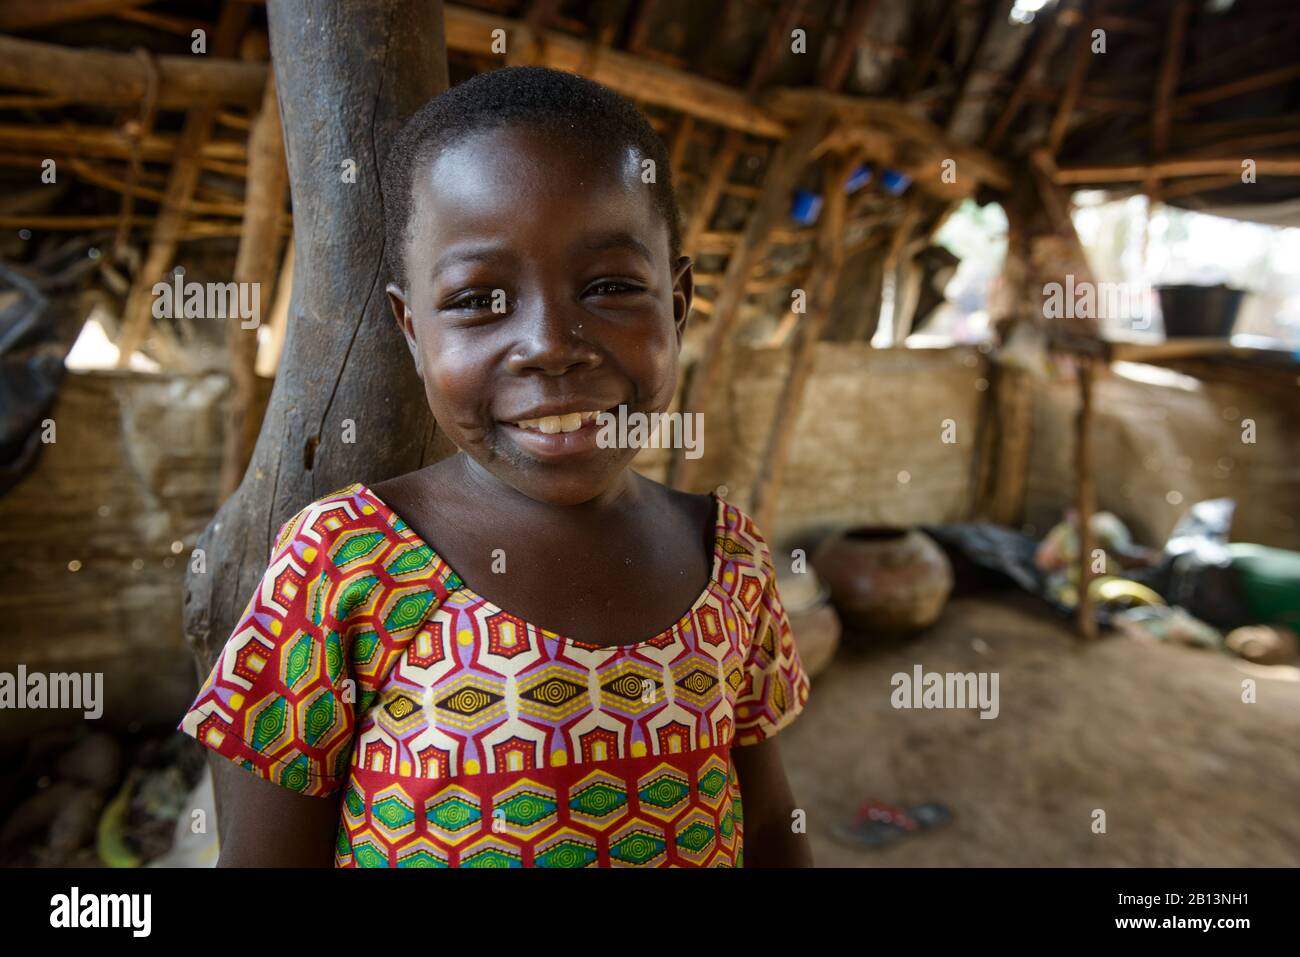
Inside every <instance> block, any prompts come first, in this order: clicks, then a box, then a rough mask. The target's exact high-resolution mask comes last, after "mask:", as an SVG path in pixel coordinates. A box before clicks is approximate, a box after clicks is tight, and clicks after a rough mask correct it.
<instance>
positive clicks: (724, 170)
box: [682, 130, 742, 250]
mask: <svg viewBox="0 0 1300 957" xmlns="http://www.w3.org/2000/svg"><path fill="white" fill-rule="evenodd" d="M741 142H742V136H741V134H740V133H739V132H737V131H736V130H728V131H727V132H726V133H725V134H724V136H723V140H722V149H721V150H719V151H718V155H717V156H715V157H714V158H713V165H712V166H711V167H710V168H709V179H708V182H706V183H705V184H704V191H703V192H702V193H701V194H700V198H699V201H698V204H697V205H696V207H695V209H694V210H692V211H691V219H690V222H689V223H688V224H687V226H686V236H685V237H684V238H683V240H682V246H683V248H684V249H687V250H694V249H695V244H696V243H697V242H698V241H699V239H700V235H701V234H702V233H703V232H704V231H705V230H706V229H708V228H709V224H710V223H711V222H712V221H713V211H714V209H716V208H717V205H718V197H719V196H720V195H721V194H722V188H723V187H724V186H726V185H727V177H729V176H730V175H731V167H732V166H733V165H734V164H735V162H736V154H738V153H739V152H740V146H741Z"/></svg>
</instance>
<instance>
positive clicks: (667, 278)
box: [388, 127, 691, 504]
mask: <svg viewBox="0 0 1300 957" xmlns="http://www.w3.org/2000/svg"><path fill="white" fill-rule="evenodd" d="M641 160H642V157H641V156H640V155H639V154H637V153H636V152H635V151H634V150H633V149H632V148H630V147H629V148H628V149H627V151H626V152H625V153H624V154H623V155H622V157H621V158H620V159H614V160H610V159H602V158H597V157H592V156H584V155H582V152H581V150H580V149H579V147H577V146H575V145H573V144H571V143H564V142H560V143H557V142H556V141H555V138H554V137H548V136H546V135H545V134H542V133H539V132H537V131H534V130H530V129H526V128H517V127H514V128H512V127H505V128H501V129H498V130H492V131H488V132H483V133H477V134H474V135H472V136H470V137H467V138H465V139H463V140H461V141H460V142H459V143H456V144H454V145H453V146H451V147H450V148H449V149H447V150H445V151H444V152H443V153H442V154H441V155H440V156H439V157H438V158H437V159H435V160H434V162H433V163H431V164H429V166H428V167H427V168H426V169H424V170H423V171H422V172H421V173H420V174H419V175H417V178H416V182H415V188H414V189H415V195H414V205H413V209H412V213H411V216H412V223H411V241H410V245H409V246H408V248H407V250H406V263H407V277H408V281H407V285H408V287H409V288H407V289H405V290H402V289H399V288H397V287H396V286H389V287H388V295H389V301H390V303H391V304H392V307H393V312H394V314H395V315H396V317H397V322H398V325H399V326H400V327H401V329H402V331H403V333H404V334H405V336H406V341H407V344H408V345H409V346H410V349H411V354H412V356H413V357H414V359H415V365H416V369H417V371H418V372H419V374H420V378H421V379H422V380H423V382H424V390H425V395H426V396H427V398H428V402H429V408H430V410H431V411H432V412H433V414H434V417H435V418H436V419H437V421H438V426H439V427H440V428H441V429H442V430H443V431H444V432H446V433H447V435H448V436H449V437H450V438H451V439H452V441H454V442H455V443H456V445H457V446H458V447H459V448H461V449H462V450H464V451H465V452H466V453H467V454H468V455H469V456H470V457H471V458H472V459H473V460H474V461H475V462H477V463H478V464H479V465H481V466H482V467H483V468H485V469H486V470H487V471H488V472H490V473H491V474H492V475H494V476H495V477H496V478H498V479H500V480H501V481H502V482H505V483H506V484H508V485H510V486H512V487H513V488H515V489H517V490H519V491H520V492H522V493H524V494H525V495H527V496H529V497H530V498H533V499H536V500H539V501H545V502H550V503H554V504H578V503H581V502H587V501H590V500H592V499H594V498H597V497H598V496H600V495H602V494H603V493H606V492H610V491H612V490H615V489H616V488H618V487H619V483H620V482H621V480H622V477H623V473H624V469H625V468H626V467H627V465H628V463H629V462H630V461H631V459H632V457H633V455H634V454H635V452H636V450H635V449H623V448H600V447H599V445H598V443H597V441H596V438H597V434H598V431H599V426H598V424H597V423H596V422H595V421H594V414H598V413H601V412H606V411H614V412H617V410H618V409H617V407H618V406H620V405H626V406H627V410H628V412H643V413H651V412H660V411H663V410H665V409H666V408H667V407H668V404H669V403H670V402H671V400H672V397H673V393H674V390H675V388H676V385H677V358H678V350H679V347H680V343H681V333H682V329H683V327H684V326H685V323H686V315H687V312H688V311H689V309H690V302H691V267H690V261H689V260H688V259H686V258H682V259H680V260H678V261H677V262H676V263H670V262H669V245H668V226H667V224H666V223H665V222H664V221H663V217H662V216H660V214H659V213H658V212H657V211H656V210H655V207H654V205H653V203H652V201H651V194H650V186H649V185H648V184H646V183H643V182H642V181H641V176H642V169H641ZM575 415H577V416H580V417H581V418H579V419H575ZM556 417H558V418H556ZM578 422H581V427H580V428H576V429H575V428H574V427H575V425H576V424H577V423H578ZM555 429H559V431H554V430H555Z"/></svg>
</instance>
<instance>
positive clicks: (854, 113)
mask: <svg viewBox="0 0 1300 957" xmlns="http://www.w3.org/2000/svg"><path fill="white" fill-rule="evenodd" d="M764 103H765V105H766V106H767V107H768V108H769V109H771V111H772V113H773V114H775V115H776V116H778V117H781V118H782V119H785V120H787V121H788V122H796V121H797V120H798V118H799V117H801V116H807V115H809V111H810V110H811V109H813V108H814V107H822V108H825V109H827V110H829V111H830V112H831V114H832V116H833V117H834V118H835V120H836V121H837V122H838V123H840V124H843V125H845V126H848V127H859V128H862V129H864V130H867V131H870V132H873V133H877V134H883V135H887V136H890V137H893V138H894V139H895V140H897V141H899V142H900V143H903V144H907V145H909V146H911V147H913V148H914V149H915V150H916V151H917V152H918V153H919V154H923V155H922V156H920V157H919V158H918V163H925V162H928V161H931V160H934V159H936V158H945V159H953V160H955V161H956V162H957V167H958V176H959V177H970V178H973V179H974V180H975V181H976V182H980V183H987V184H988V185H989V186H992V187H994V188H996V189H1001V190H1007V189H1010V188H1011V183H1012V174H1011V170H1010V167H1008V166H1007V164H1006V163H1004V162H1003V161H1002V160H1000V159H998V158H997V157H995V156H993V155H992V154H991V153H989V152H987V151H986V150H983V149H980V148H979V147H976V146H967V145H964V144H961V143H958V142H956V141H955V140H953V139H952V138H951V137H950V136H948V134H947V133H945V132H944V131H943V130H941V129H940V128H939V127H938V126H935V125H934V124H933V123H931V122H930V121H929V120H927V119H926V118H925V117H923V116H918V115H917V114H916V113H913V112H912V111H911V110H909V109H908V108H907V107H906V106H905V105H904V104H903V103H901V102H899V101H897V100H887V99H878V98H871V97H863V96H845V95H844V94H835V93H827V92H825V91H824V90H801V89H789V88H784V89H777V90H773V91H772V92H771V93H769V94H768V95H767V97H765V99H764Z"/></svg>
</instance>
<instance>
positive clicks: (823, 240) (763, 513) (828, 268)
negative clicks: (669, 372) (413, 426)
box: [751, 154, 858, 534]
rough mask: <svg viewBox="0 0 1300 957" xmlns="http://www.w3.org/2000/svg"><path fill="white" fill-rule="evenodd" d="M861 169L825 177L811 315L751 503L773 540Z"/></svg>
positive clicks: (851, 158)
mask: <svg viewBox="0 0 1300 957" xmlns="http://www.w3.org/2000/svg"><path fill="white" fill-rule="evenodd" d="M857 163H858V160H857V157H856V156H855V155H853V154H849V155H847V156H845V157H843V158H840V159H838V160H836V161H834V162H833V163H832V164H831V168H830V170H829V171H828V175H827V177H826V199H825V204H824V206H823V208H822V222H821V225H820V228H819V229H818V231H817V260H816V263H815V265H814V266H813V273H812V277H811V279H810V281H809V283H808V312H807V314H806V315H805V316H804V318H803V321H801V322H799V323H798V324H797V326H796V330H795V331H796V339H795V344H794V352H793V355H791V357H790V367H789V369H788V370H787V372H786V376H785V380H784V381H783V382H782V384H781V394H780V396H779V397H778V398H777V404H776V414H775V415H774V416H773V418H772V424H771V426H770V427H769V429H768V434H767V443H766V445H765V446H764V449H763V458H762V461H761V463H760V465H759V470H758V479H757V481H756V483H755V485H754V496H753V502H752V503H751V504H752V508H751V511H752V513H753V515H754V519H755V521H756V522H757V524H758V527H759V528H760V529H766V530H767V532H768V533H769V534H770V533H772V531H773V530H774V529H775V528H776V509H777V499H778V498H779V497H780V494H781V484H782V482H783V481H784V479H785V466H786V461H787V459H788V458H789V456H790V445H791V443H792V442H793V441H794V427H795V424H796V423H797V422H798V421H799V410H800V408H801V407H802V406H803V396H804V392H805V391H806V389H807V386H808V379H809V377H810V376H811V375H812V368H813V362H814V361H815V359H816V354H817V343H818V342H819V341H821V337H822V332H823V331H824V330H825V328H826V324H827V323H828V322H829V321H830V316H831V307H832V305H833V304H834V300H835V289H836V287H837V286H838V285H839V279H840V271H841V270H842V269H843V267H844V220H845V209H846V207H847V205H848V200H847V197H846V195H845V186H846V185H847V183H848V181H849V177H850V176H852V175H853V170H854V169H855V168H856V167H857Z"/></svg>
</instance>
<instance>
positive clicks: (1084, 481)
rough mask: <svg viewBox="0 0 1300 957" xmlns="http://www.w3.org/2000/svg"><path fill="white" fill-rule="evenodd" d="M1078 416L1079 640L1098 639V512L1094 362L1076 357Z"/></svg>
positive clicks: (1075, 461) (1076, 616) (1076, 455)
mask: <svg viewBox="0 0 1300 957" xmlns="http://www.w3.org/2000/svg"><path fill="white" fill-rule="evenodd" d="M1077 360H1078V369H1077V371H1078V377H1079V413H1078V417H1077V418H1076V419H1075V438H1074V469H1075V483H1076V484H1075V509H1076V510H1077V511H1078V513H1079V556H1078V562H1079V566H1078V567H1079V603H1078V605H1077V606H1076V608H1075V624H1076V627H1077V628H1078V630H1079V636H1080V637H1081V638H1087V639H1092V638H1096V637H1097V619H1096V617H1095V615H1094V614H1093V602H1092V591H1091V589H1090V588H1089V587H1088V586H1089V585H1091V584H1092V579H1093V575H1092V549H1093V537H1092V516H1093V513H1094V512H1095V511H1096V509H1097V492H1096V484H1095V480H1094V478H1093V474H1092V467H1093V465H1092V420H1093V403H1092V391H1093V380H1094V366H1093V363H1094V359H1093V357H1092V356H1088V355H1079V356H1078V357H1077Z"/></svg>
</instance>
